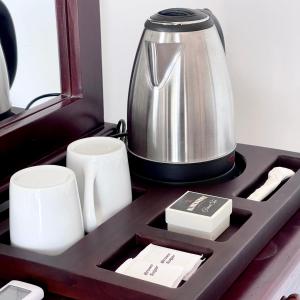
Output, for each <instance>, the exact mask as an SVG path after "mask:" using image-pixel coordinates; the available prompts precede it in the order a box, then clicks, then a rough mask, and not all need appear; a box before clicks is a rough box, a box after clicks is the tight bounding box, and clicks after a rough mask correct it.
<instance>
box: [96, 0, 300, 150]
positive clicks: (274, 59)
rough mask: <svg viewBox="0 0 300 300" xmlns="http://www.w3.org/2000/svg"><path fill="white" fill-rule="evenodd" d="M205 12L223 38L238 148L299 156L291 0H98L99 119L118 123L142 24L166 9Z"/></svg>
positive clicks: (299, 86)
mask: <svg viewBox="0 0 300 300" xmlns="http://www.w3.org/2000/svg"><path fill="white" fill-rule="evenodd" d="M176 6H178V7H180V6H181V7H191V8H204V7H208V8H210V9H211V10H212V11H213V12H214V13H215V15H216V16H217V17H218V18H219V20H220V22H221V24H222V27H223V30H224V33H225V39H226V45H227V59H228V65H229V71H230V74H231V78H232V84H233V89H234V95H235V115H236V136H237V140H238V141H239V142H243V143H249V144H256V145H264V146H269V147H275V148H282V149H288V150H295V151H300V138H298V132H299V130H300V118H299V117H298V116H299V113H300V34H299V28H300V18H299V11H300V1H299V0H290V1H286V0H273V1H271V0H244V1H240V0H214V1H212V0H207V1H205V0H198V1H196V0H185V1H183V0H181V1H180V0H163V1H162V0H151V1H150V0H148V1H146V0H142V1H141V0H130V1H119V0H101V15H102V43H103V44H102V45H103V71H104V99H105V117H106V120H107V121H112V122H116V121H117V120H118V119H119V118H125V117H126V103H127V93H128V86H129V79H130V73H131V68H132V64H133V59H134V55H135V51H136V48H137V45H138V41H139V38H140V35H141V32H142V30H143V23H144V21H145V20H146V19H147V17H149V16H150V15H152V14H153V13H155V12H157V11H158V10H161V9H163V8H168V7H176Z"/></svg>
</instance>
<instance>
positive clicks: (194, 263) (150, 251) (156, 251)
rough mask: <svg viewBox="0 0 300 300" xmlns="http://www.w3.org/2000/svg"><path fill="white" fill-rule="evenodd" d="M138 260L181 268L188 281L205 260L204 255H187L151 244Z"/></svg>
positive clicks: (140, 254)
mask: <svg viewBox="0 0 300 300" xmlns="http://www.w3.org/2000/svg"><path fill="white" fill-rule="evenodd" d="M136 259H141V260H145V261H149V262H152V263H156V264H161V265H166V266H179V267H182V268H183V272H184V277H183V280H185V281H186V280H188V279H189V278H190V277H191V276H192V275H193V274H194V273H195V272H196V271H197V269H198V267H199V266H200V265H201V263H202V262H203V261H204V260H205V258H204V257H203V255H197V254H192V253H187V252H184V251H179V250H174V249H170V248H166V247H161V246H157V245H153V244H150V245H148V246H147V247H146V248H145V249H144V250H142V251H141V252H140V253H139V254H138V255H137V256H136Z"/></svg>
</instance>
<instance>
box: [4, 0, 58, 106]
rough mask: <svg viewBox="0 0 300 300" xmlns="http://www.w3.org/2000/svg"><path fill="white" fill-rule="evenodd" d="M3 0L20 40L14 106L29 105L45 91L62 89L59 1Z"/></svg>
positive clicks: (12, 99)
mask: <svg viewBox="0 0 300 300" xmlns="http://www.w3.org/2000/svg"><path fill="white" fill-rule="evenodd" d="M3 2H4V3H5V5H6V6H7V8H8V9H9V11H10V13H11V15H12V18H13V21H14V25H15V30H16V36H17V44H18V68H17V73H16V78H15V81H14V84H13V86H12V88H11V91H10V98H11V102H12V104H13V105H14V106H19V107H25V106H26V105H27V103H28V102H30V100H32V99H33V98H35V97H37V96H39V95H41V94H46V93H53V92H60V90H61V89H60V73H59V61H58V43H57V29H56V15H55V1H54V0H42V1H41V0H26V1H20V0H4V1H3ZM38 103H42V101H39V102H38Z"/></svg>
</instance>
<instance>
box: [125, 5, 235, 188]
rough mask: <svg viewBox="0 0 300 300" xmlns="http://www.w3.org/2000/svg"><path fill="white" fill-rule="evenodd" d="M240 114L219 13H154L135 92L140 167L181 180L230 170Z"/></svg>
mask: <svg viewBox="0 0 300 300" xmlns="http://www.w3.org/2000/svg"><path fill="white" fill-rule="evenodd" d="M186 14H187V15H188V16H187V15H186ZM182 15H183V17H184V18H181V17H182ZM191 16H192V17H193V18H191ZM233 118H234V116H233V99H232V90H231V84H230V78H229V74H228V70H227V65H226V59H225V52H224V48H223V45H222V42H221V38H220V35H219V34H218V30H217V28H216V25H215V22H214V20H213V16H212V15H211V13H209V11H208V12H207V11H203V10H202V11H201V10H186V9H170V10H166V11H163V12H160V13H158V14H157V15H155V16H153V17H151V18H150V19H149V20H148V21H147V22H146V29H145V30H144V33H143V36H142V38H141V41H140V45H139V48H138V51H137V55H136V59H135V63H134V67H133V72H132V78H131V85H130V90H129V99H128V119H127V121H128V150H129V158H130V159H131V161H132V168H133V171H134V172H135V171H136V172H137V173H139V174H140V175H142V176H145V177H149V178H152V179H155V180H161V181H174V182H179V181H195V180H203V179H207V178H211V177H216V176H220V175H222V174H224V173H226V172H228V171H229V170H230V169H231V168H232V167H233V164H234V150H235V146H236V144H235V136H234V124H233Z"/></svg>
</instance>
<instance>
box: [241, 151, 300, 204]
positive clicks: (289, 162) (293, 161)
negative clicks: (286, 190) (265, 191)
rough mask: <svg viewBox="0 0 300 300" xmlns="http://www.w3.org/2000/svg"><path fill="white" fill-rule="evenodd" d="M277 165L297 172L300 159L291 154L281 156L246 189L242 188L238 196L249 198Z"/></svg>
mask: <svg viewBox="0 0 300 300" xmlns="http://www.w3.org/2000/svg"><path fill="white" fill-rule="evenodd" d="M275 167H284V168H289V169H291V170H293V171H294V172H297V171H298V170H299V169H300V159H299V158H295V157H289V156H279V157H278V158H277V159H276V161H275V162H274V163H273V164H271V165H270V166H269V167H268V168H267V169H266V170H265V171H264V172H263V173H262V174H261V175H260V176H259V177H258V178H257V179H256V180H255V181H254V182H252V183H251V184H249V185H248V186H247V187H246V188H245V189H244V190H242V191H241V192H240V193H239V194H238V195H237V197H241V198H248V197H249V196H250V195H251V194H252V193H253V192H254V191H255V190H256V189H258V188H260V187H261V186H262V185H263V184H264V183H265V182H266V180H267V179H268V173H269V172H270V171H271V170H272V169H273V168H275ZM287 181H288V180H285V181H283V182H282V183H281V184H280V185H279V186H278V187H277V188H276V189H275V190H274V191H273V192H272V193H270V195H268V196H267V197H266V198H265V199H264V200H262V201H267V200H268V199H270V198H271V197H272V196H273V195H274V194H275V193H276V192H277V191H278V190H279V189H280V188H281V187H282V186H283V185H284V184H285V183H286V182H287Z"/></svg>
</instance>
